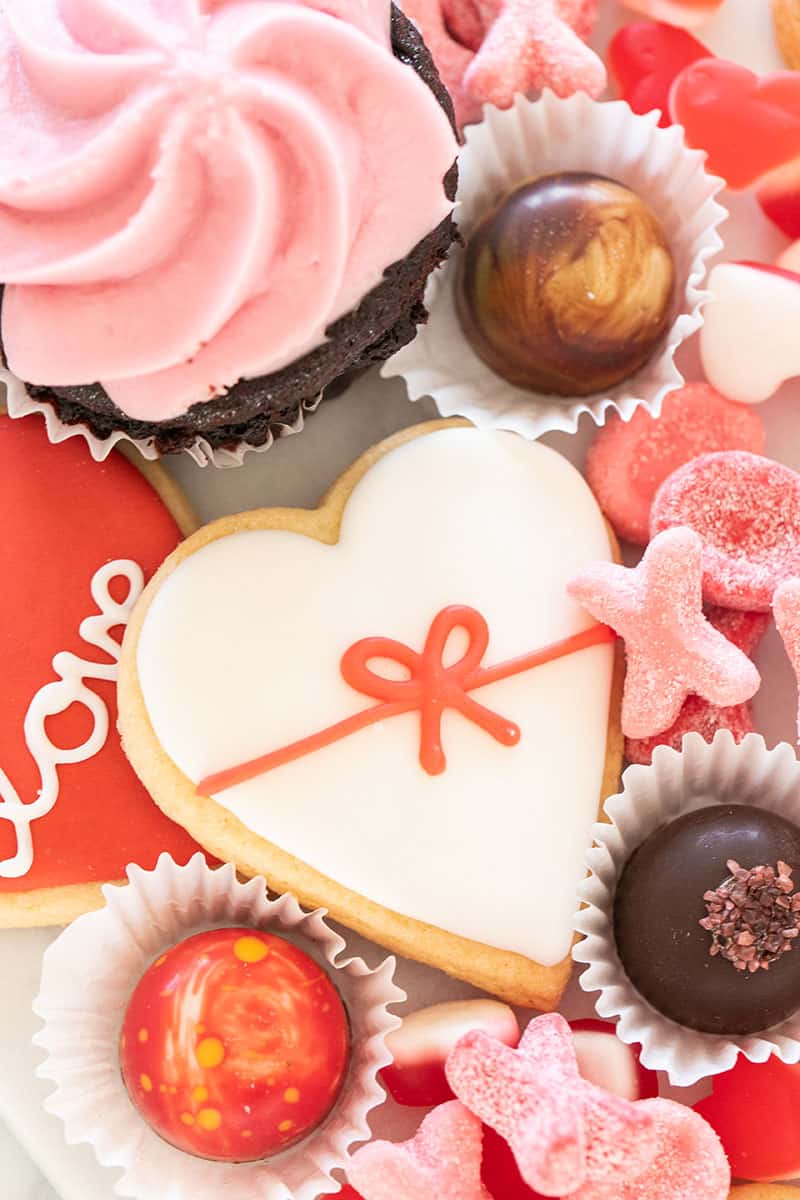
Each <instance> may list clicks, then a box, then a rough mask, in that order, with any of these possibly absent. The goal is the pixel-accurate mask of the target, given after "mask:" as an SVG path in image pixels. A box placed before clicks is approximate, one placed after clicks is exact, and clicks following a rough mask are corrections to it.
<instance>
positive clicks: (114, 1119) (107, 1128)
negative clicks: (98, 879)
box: [34, 854, 405, 1200]
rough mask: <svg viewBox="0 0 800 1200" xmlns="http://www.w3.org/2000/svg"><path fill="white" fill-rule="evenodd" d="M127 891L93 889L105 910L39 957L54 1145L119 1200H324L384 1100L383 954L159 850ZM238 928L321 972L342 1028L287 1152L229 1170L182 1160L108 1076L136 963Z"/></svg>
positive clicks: (386, 968) (132, 875)
mask: <svg viewBox="0 0 800 1200" xmlns="http://www.w3.org/2000/svg"><path fill="white" fill-rule="evenodd" d="M128 879H129V885H128V886H127V887H115V886H111V885H107V886H106V887H104V888H103V893H104V895H105V899H106V907H105V908H104V909H102V910H100V911H99V912H94V913H90V914H88V915H86V916H83V917H79V918H78V920H77V921H75V922H74V924H72V925H71V926H70V927H69V928H68V929H66V930H65V931H64V932H63V933H62V934H61V935H60V936H59V937H58V938H57V939H56V940H55V942H53V944H52V945H51V946H50V947H49V949H48V950H47V952H46V954H45V956H44V964H43V969H42V980H41V987H40V991H39V995H38V997H37V998H36V1001H35V1002H34V1009H35V1011H36V1013H37V1014H38V1016H40V1017H41V1018H42V1019H43V1021H44V1028H43V1029H42V1031H41V1032H40V1033H38V1034H37V1035H36V1038H35V1041H36V1044H37V1045H39V1046H43V1047H44V1049H45V1050H46V1051H47V1055H48V1056H47V1059H46V1060H45V1062H44V1063H43V1064H42V1066H41V1067H40V1068H39V1074H40V1075H41V1076H42V1077H43V1078H45V1079H49V1080H52V1081H53V1082H54V1083H55V1084H56V1085H57V1086H56V1090H55V1092H54V1093H53V1094H52V1095H51V1096H49V1097H48V1099H47V1101H46V1103H45V1107H46V1109H47V1111H48V1112H51V1113H53V1114H54V1115H55V1116H57V1117H60V1118H61V1120H62V1121H63V1122H64V1129H65V1134H66V1139H67V1141H68V1142H69V1143H70V1144H71V1145H74V1144H76V1143H79V1142H88V1143H90V1144H91V1146H92V1147H93V1148H94V1151H95V1154H96V1156H97V1158H98V1160H99V1161H100V1162H101V1163H102V1164H103V1165H104V1166H108V1167H118V1168H121V1169H122V1171H123V1175H122V1178H121V1179H120V1180H119V1181H118V1182H117V1184H116V1185H115V1189H114V1190H115V1191H116V1193H117V1195H119V1196H127V1197H135V1198H136V1200H222V1197H224V1198H225V1200H254V1198H255V1197H258V1200H315V1197H317V1196H319V1195H321V1194H327V1193H330V1192H336V1191H337V1190H338V1189H339V1184H338V1183H337V1182H335V1181H334V1180H333V1179H332V1177H331V1172H332V1171H334V1170H337V1169H340V1168H343V1167H346V1165H347V1162H348V1158H349V1148H350V1146H351V1145H352V1144H353V1143H355V1142H359V1141H364V1140H365V1139H366V1138H369V1137H370V1130H369V1126H368V1124H367V1114H368V1113H369V1112H370V1111H371V1109H373V1108H374V1107H375V1106H376V1105H378V1104H381V1103H382V1102H383V1100H384V1093H383V1089H382V1088H381V1086H380V1085H379V1083H378V1082H377V1074H378V1072H379V1071H380V1070H381V1069H382V1068H383V1067H385V1066H387V1065H388V1064H389V1063H390V1062H391V1054H389V1053H388V1052H387V1050H386V1044H385V1039H386V1035H387V1034H388V1033H390V1032H391V1031H392V1030H393V1029H396V1028H397V1027H398V1026H399V1024H400V1021H399V1018H397V1017H395V1016H393V1015H392V1014H390V1013H389V1011H388V1007H387V1006H388V1005H390V1004H397V1003H400V1002H401V1001H403V1000H405V993H404V992H402V991H401V990H400V988H398V987H396V986H395V985H394V983H393V982H392V977H393V974H394V959H393V958H387V959H385V960H384V962H383V963H382V964H381V966H379V967H378V968H377V969H376V970H370V969H369V968H368V967H367V966H366V964H365V963H364V962H363V961H362V960H361V959H360V958H343V957H342V954H343V951H344V950H345V949H346V944H345V942H344V940H343V939H342V938H341V937H340V936H339V935H338V933H335V932H334V931H333V930H332V929H331V928H330V927H329V926H328V925H327V924H326V922H325V920H324V919H323V912H322V910H318V911H316V912H311V913H306V912H304V911H303V910H302V909H301V908H300V906H299V904H298V903H297V901H296V900H295V899H294V897H293V896H290V895H284V896H280V897H279V898H278V899H276V900H270V899H269V898H268V896H267V890H266V883H265V881H264V879H262V878H255V879H251V880H249V881H248V882H247V883H241V882H239V881H238V880H237V878H236V872H235V870H234V868H233V866H231V865H227V866H224V867H220V868H218V869H216V870H212V869H211V868H210V867H208V865H207V864H206V862H205V860H204V859H203V856H202V855H200V854H197V855H195V857H194V858H193V859H192V860H191V861H190V862H189V863H188V864H187V866H185V867H178V866H176V864H175V863H174V862H173V860H172V859H171V858H170V857H169V856H168V855H166V854H162V855H161V857H160V858H159V860H158V864H157V865H156V867H155V869H154V870H153V871H143V870H141V868H139V867H135V866H131V867H129V868H128ZM226 925H246V926H252V927H254V928H257V929H260V930H270V931H271V932H273V933H277V934H279V935H281V936H283V937H285V938H287V939H288V940H289V941H290V942H294V943H296V944H297V945H299V946H300V947H301V948H302V949H303V950H305V951H306V953H308V954H310V956H311V957H312V958H313V959H315V960H316V961H317V962H318V963H319V964H320V965H321V966H322V967H323V968H324V969H325V970H326V971H327V973H328V974H329V976H330V977H331V979H332V980H333V982H334V984H335V986H336V988H337V989H338V991H339V994H340V995H341V997H342V1000H343V1002H344V1004H345V1007H346V1009H347V1014H348V1017H349V1021H350V1028H351V1056H350V1065H349V1069H348V1074H347V1077H346V1080H345V1083H344V1085H343V1088H342V1092H341V1094H340V1097H339V1099H338V1101H337V1102H336V1105H335V1106H334V1108H333V1110H332V1111H331V1113H330V1114H329V1116H328V1117H327V1118H326V1119H325V1121H324V1122H323V1123H322V1124H321V1125H320V1126H319V1127H318V1128H317V1129H316V1130H315V1131H314V1132H312V1133H311V1134H309V1136H308V1137H307V1138H306V1139H305V1140H304V1141H302V1142H300V1143H299V1144H298V1145H296V1146H293V1147H291V1148H290V1149H288V1150H285V1151H284V1152H283V1153H281V1154H279V1155H276V1156H274V1157H272V1158H269V1159H266V1160H264V1161H261V1162H251V1163H240V1164H231V1163H223V1162H213V1161H209V1160H207V1159H201V1158H195V1157H193V1156H191V1155H189V1154H185V1153H183V1152H182V1151H180V1150H177V1149H175V1147H173V1146H171V1145H169V1144H168V1143H167V1142H164V1141H162V1140H161V1138H160V1137H158V1135H157V1134H156V1133H155V1132H154V1131H153V1130H152V1129H151V1128H150V1127H149V1126H148V1125H147V1124H146V1122H145V1121H144V1120H143V1119H142V1117H140V1115H139V1114H138V1112H137V1111H136V1109H135V1108H134V1107H133V1105H132V1103H131V1101H130V1099H129V1098H128V1093H127V1091H126V1089H125V1085H124V1083H123V1081H122V1075H121V1072H120V1063H119V1038H120V1030H121V1026H122V1020H123V1016H124V1013H125V1009H126V1007H127V1004H128V1000H129V999H130V996H131V993H132V992H133V990H134V988H135V987H136V984H137V983H138V982H139V979H140V978H141V976H142V974H143V973H144V971H145V970H146V968H147V967H148V966H149V965H150V964H151V963H152V962H153V960H154V959H155V958H157V957H158V956H159V955H160V954H162V953H163V952H164V951H165V950H167V949H169V947H170V946H173V945H174V944H175V943H176V942H179V941H182V940H183V939H184V938H186V937H188V936H190V935H191V934H193V933H197V932H199V931H201V930H203V929H213V928H218V927H220V926H226Z"/></svg>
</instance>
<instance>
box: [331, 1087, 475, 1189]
mask: <svg viewBox="0 0 800 1200" xmlns="http://www.w3.org/2000/svg"><path fill="white" fill-rule="evenodd" d="M482 1136H483V1135H482V1130H481V1123H480V1121H479V1120H478V1118H477V1117H475V1116H473V1115H472V1113H471V1112H469V1111H468V1109H466V1108H465V1107H464V1105H463V1104H460V1103H459V1101H458V1100H451V1101H450V1102H449V1103H448V1104H442V1105H440V1106H439V1108H435V1109H434V1110H433V1112H432V1113H430V1114H429V1115H428V1116H427V1117H426V1118H425V1120H424V1121H423V1122H422V1124H421V1126H420V1127H419V1130H418V1132H417V1134H416V1137H414V1138H412V1139H411V1140H410V1141H408V1142H402V1143H401V1144H400V1145H393V1144H392V1143H391V1142H383V1141H376V1142H370V1143H369V1145H367V1146H363V1147H362V1148H361V1149H360V1150H358V1151H357V1152H356V1153H355V1154H354V1155H353V1158H352V1161H351V1163H350V1168H349V1170H348V1177H349V1180H350V1183H351V1184H352V1185H353V1187H354V1188H356V1190H357V1191H358V1193H359V1194H360V1195H361V1196H362V1197H363V1200H433V1198H434V1197H442V1200H444V1198H445V1197H452V1200H456V1198H458V1200H492V1197H490V1195H489V1193H488V1192H487V1191H486V1189H485V1188H484V1186H483V1184H482V1183H481V1154H482V1148H481V1143H482Z"/></svg>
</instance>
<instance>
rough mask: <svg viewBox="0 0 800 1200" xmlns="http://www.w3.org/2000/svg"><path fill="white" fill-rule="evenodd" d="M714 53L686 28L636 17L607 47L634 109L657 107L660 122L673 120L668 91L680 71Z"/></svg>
mask: <svg viewBox="0 0 800 1200" xmlns="http://www.w3.org/2000/svg"><path fill="white" fill-rule="evenodd" d="M711 57H713V56H712V54H711V51H710V50H708V49H707V48H706V47H705V46H704V45H703V43H702V42H699V41H698V40H697V38H696V37H692V35H691V34H690V33H687V31H686V30H685V29H678V28H677V27H676V26H675V25H666V24H665V23H664V22H663V21H633V22H631V24H630V25H625V26H623V28H622V29H620V31H619V33H618V34H616V36H615V37H614V38H612V40H611V43H610V45H609V47H608V62H609V66H610V67H611V70H612V72H613V74H614V76H615V78H616V81H617V84H618V87H619V94H620V95H621V97H622V99H623V100H627V102H628V104H630V106H631V108H632V109H633V111H634V112H635V113H648V112H653V111H654V110H655V111H658V112H660V113H661V120H660V121H659V122H658V123H659V125H661V126H664V127H666V126H667V125H671V124H672V119H671V117H670V112H669V94H670V89H671V88H672V85H673V83H674V82H675V80H676V78H677V77H678V75H680V73H681V71H683V70H684V69H685V68H686V67H688V66H690V65H691V64H692V63H693V62H697V61H698V60H699V59H701V58H711Z"/></svg>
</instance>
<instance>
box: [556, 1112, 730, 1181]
mask: <svg viewBox="0 0 800 1200" xmlns="http://www.w3.org/2000/svg"><path fill="white" fill-rule="evenodd" d="M636 1107H637V1108H638V1109H640V1110H641V1111H642V1112H643V1113H645V1112H646V1113H647V1115H648V1116H649V1117H650V1118H651V1119H652V1120H653V1122H654V1129H653V1132H652V1137H653V1142H654V1144H655V1145H657V1146H658V1152H657V1154H656V1156H655V1158H654V1159H653V1160H652V1162H651V1164H650V1166H649V1167H648V1168H647V1169H646V1170H645V1171H644V1172H642V1173H641V1174H640V1175H638V1176H637V1177H635V1178H632V1179H619V1180H617V1181H616V1182H615V1183H613V1184H611V1185H607V1184H601V1185H600V1186H594V1185H591V1184H590V1185H587V1186H586V1187H583V1188H581V1189H580V1190H579V1191H577V1192H575V1193H574V1194H573V1195H572V1196H571V1197H570V1200H726V1198H727V1196H728V1189H729V1188H730V1182H731V1172H730V1167H729V1166H728V1160H727V1158H726V1157H725V1152H724V1151H723V1149H722V1146H721V1144H720V1141H719V1138H718V1137H717V1135H716V1134H715V1133H714V1130H713V1129H712V1128H711V1126H710V1125H709V1124H707V1122H706V1121H704V1120H703V1119H702V1117H698V1114H697V1113H695V1112H693V1110H692V1109H691V1108H686V1107H685V1106H684V1105H683V1104H677V1103H675V1102H674V1101H672V1100H640V1101H639V1102H638V1103H637V1105H636Z"/></svg>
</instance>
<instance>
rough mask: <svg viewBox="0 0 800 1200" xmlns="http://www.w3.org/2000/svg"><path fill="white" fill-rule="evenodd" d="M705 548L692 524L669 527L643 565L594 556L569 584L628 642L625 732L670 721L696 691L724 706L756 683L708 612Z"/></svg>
mask: <svg viewBox="0 0 800 1200" xmlns="http://www.w3.org/2000/svg"><path fill="white" fill-rule="evenodd" d="M671 478H672V477H671ZM702 555H703V543H702V541H701V539H700V537H699V536H698V534H696V533H695V532H694V531H693V530H691V529H669V530H667V531H665V532H664V533H662V534H660V535H659V536H658V537H656V538H654V539H653V541H652V542H651V543H650V545H649V546H648V548H647V550H646V551H645V554H644V557H643V559H642V561H641V562H640V563H639V565H638V567H634V568H627V567H620V566H617V565H616V564H615V563H596V564H594V565H593V566H590V567H587V568H586V569H585V570H583V571H582V572H581V573H580V574H579V575H578V576H577V577H576V578H575V579H573V580H572V582H571V583H570V584H569V587H568V591H569V594H570V595H571V596H572V597H573V598H574V599H575V600H577V601H578V602H579V603H580V604H582V605H583V606H584V608H586V609H588V611H589V612H590V613H591V614H592V616H593V617H596V618H597V620H598V621H603V622H604V623H605V624H606V625H610V626H611V628H612V629H614V630H615V631H616V633H618V634H619V636H620V637H621V638H623V639H624V641H625V654H626V658H627V672H626V677H625V688H624V692H623V698H622V732H623V733H624V734H625V736H626V737H632V738H645V737H652V736H653V734H656V733H661V732H662V731H663V730H664V729H667V728H669V726H670V725H671V724H672V722H673V721H675V719H676V718H677V716H678V713H679V712H680V710H681V707H682V705H683V703H684V701H685V700H686V697H687V696H689V695H691V694H695V695H698V696H702V697H703V698H704V699H706V700H709V701H711V702H712V703H713V704H719V705H722V706H724V707H727V706H729V705H731V704H742V703H743V702H744V701H745V700H749V699H750V697H751V696H752V695H754V694H755V692H756V691H757V690H758V686H759V683H760V677H759V674H758V671H757V670H756V668H755V667H754V665H753V664H752V663H751V662H750V660H749V658H748V657H747V655H746V654H743V653H742V651H741V650H739V649H737V647H736V646H734V645H733V644H732V643H731V642H729V641H728V639H727V638H726V637H724V635H723V634H721V633H719V631H718V630H716V629H714V627H713V625H711V624H710V623H709V622H708V621H707V620H706V618H705V616H704V614H703V598H702V577H703V568H702Z"/></svg>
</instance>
